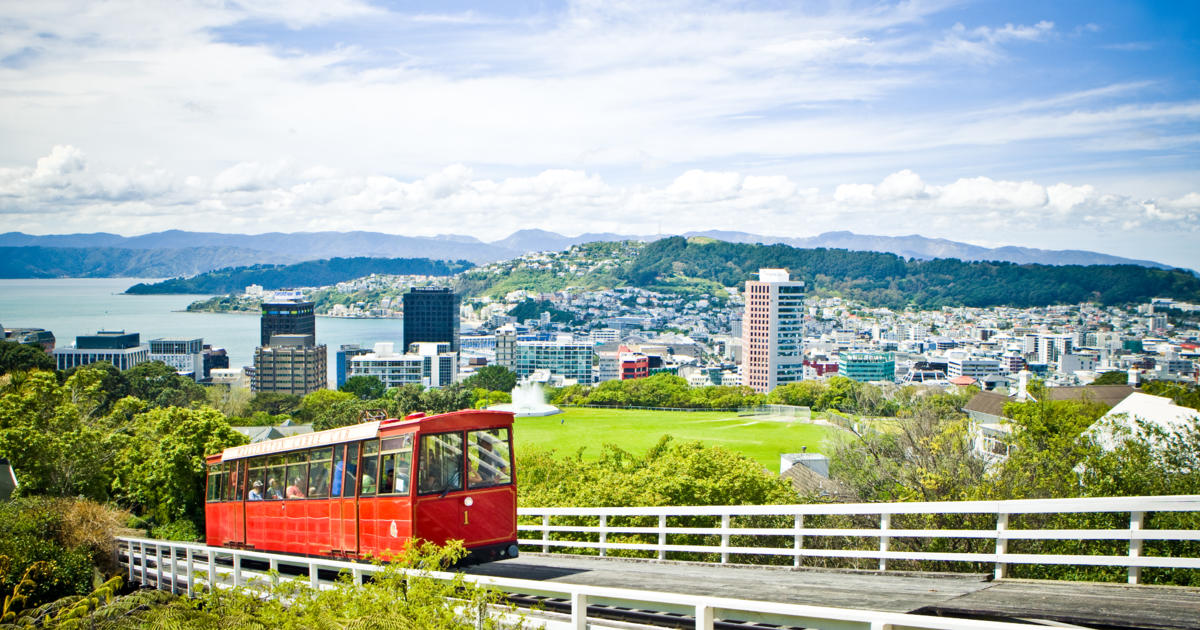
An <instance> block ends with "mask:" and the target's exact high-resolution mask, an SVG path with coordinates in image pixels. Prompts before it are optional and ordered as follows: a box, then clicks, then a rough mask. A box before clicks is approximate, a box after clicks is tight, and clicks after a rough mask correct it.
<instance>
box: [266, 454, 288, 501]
mask: <svg viewBox="0 0 1200 630" xmlns="http://www.w3.org/2000/svg"><path fill="white" fill-rule="evenodd" d="M285 483H287V468H286V467H285V466H284V465H283V455H272V456H270V457H268V458H267V494H266V495H265V497H264V498H266V499H267V500H268V501H275V500H279V499H282V498H283V489H284V484H285Z"/></svg>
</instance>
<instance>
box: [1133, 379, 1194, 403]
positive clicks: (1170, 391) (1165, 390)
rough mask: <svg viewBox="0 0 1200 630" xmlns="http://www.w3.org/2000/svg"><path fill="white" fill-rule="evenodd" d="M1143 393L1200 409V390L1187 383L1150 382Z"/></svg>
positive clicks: (1143, 387)
mask: <svg viewBox="0 0 1200 630" xmlns="http://www.w3.org/2000/svg"><path fill="white" fill-rule="evenodd" d="M1142 392H1143V393H1146V394H1150V395H1152V396H1165V397H1166V398H1170V399H1171V400H1173V401H1175V404H1177V405H1182V406H1184V407H1191V408H1192V409H1200V388H1197V387H1196V386H1195V385H1191V384H1186V383H1172V382H1169V381H1150V382H1148V383H1145V384H1143V385H1142Z"/></svg>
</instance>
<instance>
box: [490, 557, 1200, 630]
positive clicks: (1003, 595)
mask: <svg viewBox="0 0 1200 630" xmlns="http://www.w3.org/2000/svg"><path fill="white" fill-rule="evenodd" d="M467 572H468V573H472V574H476V575H491V576H497V577H511V578H521V579H530V580H546V581H553V582H564V583H570V584H583V585H590V586H608V587H614V588H630V589H643V590H651V591H662V592H671V593H684V594H690V595H707V596H714V597H730V598H738V599H748V600H763V601H772V602H783V603H791V604H810V605H819V606H833V607H838V608H857V609H869V610H882V611H894V612H905V613H918V614H929V615H940V616H952V617H967V618H975V619H996V620H1018V619H1021V620H1037V621H1040V622H1042V623H1045V622H1050V623H1065V624H1071V625H1079V626H1087V627H1095V628H1138V629H1145V630H1200V589H1195V588H1182V587H1156V586H1127V585H1123V584H1094V583H1076V582H1051V581H1027V580H999V581H992V580H991V579H990V576H987V575H979V574H944V573H943V574H924V573H922V574H916V573H876V572H864V571H835V570H820V569H790V568H782V567H769V568H758V567H739V566H730V565H715V564H698V563H682V562H646V561H636V560H626V559H612V558H587V557H579V556H567V555H561V554H551V555H543V554H525V555H522V556H521V557H520V558H515V559H512V560H503V561H499V562H492V563H488V564H484V565H479V566H475V567H470V568H469V569H468V570H467Z"/></svg>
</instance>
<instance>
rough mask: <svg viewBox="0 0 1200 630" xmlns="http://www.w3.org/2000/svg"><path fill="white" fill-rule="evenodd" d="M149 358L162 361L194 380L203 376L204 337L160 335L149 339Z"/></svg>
mask: <svg viewBox="0 0 1200 630" xmlns="http://www.w3.org/2000/svg"><path fill="white" fill-rule="evenodd" d="M150 360H151V361H162V362H163V363H166V364H167V365H169V366H171V367H173V368H175V371H176V372H179V373H180V374H186V375H187V376H190V377H192V378H193V379H195V380H197V381H198V380H201V379H203V378H204V339H203V338H200V337H194V338H193V337H160V338H158V339H151V340H150Z"/></svg>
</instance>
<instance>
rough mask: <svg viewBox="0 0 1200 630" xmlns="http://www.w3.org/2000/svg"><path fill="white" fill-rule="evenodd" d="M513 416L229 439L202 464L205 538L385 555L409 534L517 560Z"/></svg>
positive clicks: (270, 547)
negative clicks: (238, 441)
mask: <svg viewBox="0 0 1200 630" xmlns="http://www.w3.org/2000/svg"><path fill="white" fill-rule="evenodd" d="M512 424H513V414H511V413H509V412H504V411H483V410H463V411H455V412H453V413H445V414H440V415H436V416H425V415H424V414H412V415H409V416H407V417H405V418H404V419H389V420H384V421H381V422H380V421H375V422H364V423H362V424H356V425H353V426H348V427H341V428H338V429H330V430H328V431H317V432H314V433H306V434H302V435H294V436H291V437H285V438H279V439H276V440H269V441H266V442H258V443H255V444H247V445H244V446H235V447H232V448H227V449H225V451H224V452H222V453H220V454H217V455H210V456H208V458H207V463H208V494H207V503H206V505H205V534H206V536H207V540H208V544H210V545H214V546H222V547H232V548H238V549H255V550H260V551H282V552H285V553H294V554H301V555H308V556H322V557H335V558H350V559H356V558H363V557H365V556H368V555H371V556H374V557H380V558H384V559H386V558H388V557H390V556H391V555H393V554H395V553H396V552H399V551H400V550H402V549H404V548H405V546H406V545H407V544H408V542H409V541H410V540H411V539H413V538H420V539H423V540H428V541H431V542H434V543H437V544H444V543H445V542H446V541H448V540H461V541H463V543H464V545H465V546H466V548H467V550H468V552H469V553H470V556H469V559H470V560H471V561H477V562H487V561H489V560H495V559H499V558H511V557H515V556H516V555H517V487H516V477H515V475H514V474H513V456H512Z"/></svg>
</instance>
